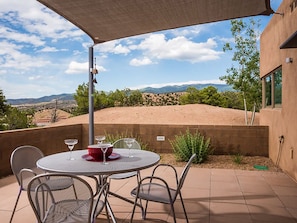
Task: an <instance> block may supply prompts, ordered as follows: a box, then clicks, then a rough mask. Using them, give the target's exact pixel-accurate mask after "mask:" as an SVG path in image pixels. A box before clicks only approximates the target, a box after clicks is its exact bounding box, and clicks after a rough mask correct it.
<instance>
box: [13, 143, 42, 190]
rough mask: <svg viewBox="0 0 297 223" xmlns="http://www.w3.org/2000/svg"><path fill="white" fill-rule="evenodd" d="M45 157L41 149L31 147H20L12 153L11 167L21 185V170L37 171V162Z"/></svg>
mask: <svg viewBox="0 0 297 223" xmlns="http://www.w3.org/2000/svg"><path fill="white" fill-rule="evenodd" d="M43 156H44V155H43V153H42V152H41V150H40V149H38V148H37V147H35V146H30V145H25V146H19V147H17V148H16V149H15V150H14V151H13V152H12V153H11V156H10V166H11V170H12V172H13V174H14V175H15V177H16V178H17V181H18V183H19V185H21V176H20V172H21V170H22V169H31V170H34V169H36V168H37V167H36V161H37V160H39V159H40V158H42V157H43ZM23 177H24V176H23ZM28 177H29V176H28ZM30 177H32V175H30Z"/></svg>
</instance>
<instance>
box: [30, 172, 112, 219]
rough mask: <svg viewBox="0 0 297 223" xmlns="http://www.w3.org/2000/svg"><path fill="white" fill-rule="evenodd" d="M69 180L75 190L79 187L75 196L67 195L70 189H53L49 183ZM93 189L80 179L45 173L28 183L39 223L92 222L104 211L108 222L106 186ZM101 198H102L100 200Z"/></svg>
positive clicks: (32, 205) (70, 175)
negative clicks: (104, 209)
mask: <svg viewBox="0 0 297 223" xmlns="http://www.w3.org/2000/svg"><path fill="white" fill-rule="evenodd" d="M67 178H68V179H71V181H72V182H73V184H74V187H75V188H76V187H77V188H79V191H77V193H75V195H70V194H69V192H70V191H68V190H69V188H64V189H61V190H60V191H58V190H52V189H51V185H50V183H51V182H50V180H47V179H54V180H60V179H67ZM93 179H94V180H95V182H96V188H95V190H93V188H92V186H91V185H90V184H89V183H88V182H87V181H86V180H85V179H83V178H82V177H79V176H76V175H72V174H62V173H45V174H40V175H37V176H35V177H33V178H32V179H31V181H30V182H29V184H28V190H27V195H28V199H29V201H30V205H31V207H32V209H33V211H34V214H35V216H36V219H37V221H38V223H44V222H46V223H56V222H81V223H83V222H86V223H91V222H95V218H96V217H97V216H98V215H99V214H100V212H101V211H102V210H103V208H104V207H105V208H106V215H107V219H108V222H109V216H108V211H107V207H106V197H107V193H108V190H109V184H108V183H105V184H104V185H97V184H98V180H96V179H95V178H93ZM102 196H103V197H104V198H103V199H102Z"/></svg>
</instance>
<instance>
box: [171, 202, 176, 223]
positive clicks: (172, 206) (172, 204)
mask: <svg viewBox="0 0 297 223" xmlns="http://www.w3.org/2000/svg"><path fill="white" fill-rule="evenodd" d="M170 205H171V211H172V215H173V220H174V223H176V217H175V210H174V203H170Z"/></svg>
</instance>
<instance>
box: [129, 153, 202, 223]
mask: <svg viewBox="0 0 297 223" xmlns="http://www.w3.org/2000/svg"><path fill="white" fill-rule="evenodd" d="M195 157H196V154H193V155H192V156H191V158H190V159H189V161H188V162H187V164H186V165H185V167H184V169H183V171H182V173H181V175H180V177H178V174H177V170H176V169H175V167H174V166H172V165H170V164H158V165H157V166H156V167H155V168H154V169H153V172H152V175H151V176H148V177H144V178H143V179H141V181H140V182H139V184H138V186H137V187H135V188H134V189H133V190H132V191H131V195H132V196H135V201H134V206H133V210H132V215H131V219H130V222H132V221H133V217H134V212H135V207H136V205H137V206H139V205H141V206H142V204H141V201H142V200H145V201H146V204H145V208H144V209H143V208H141V209H142V218H143V219H145V218H146V213H147V206H148V201H152V202H158V203H163V204H170V206H171V212H172V215H173V219H174V222H175V223H176V214H175V210H174V203H175V201H176V199H177V197H178V196H179V197H180V200H181V203H182V207H183V211H184V214H185V217H186V221H187V222H189V220H188V216H187V212H186V208H185V205H184V201H183V198H182V194H181V189H182V186H183V184H184V181H185V179H186V176H187V173H188V172H189V169H190V166H191V163H192V162H193V160H194V158H195ZM161 167H169V168H171V169H172V170H173V172H174V176H175V183H176V186H175V187H170V186H169V184H168V183H167V182H166V180H165V179H162V178H161V177H158V176H156V175H155V174H156V172H157V170H158V169H159V168H161ZM138 199H140V204H139V203H138V202H137V200H138Z"/></svg>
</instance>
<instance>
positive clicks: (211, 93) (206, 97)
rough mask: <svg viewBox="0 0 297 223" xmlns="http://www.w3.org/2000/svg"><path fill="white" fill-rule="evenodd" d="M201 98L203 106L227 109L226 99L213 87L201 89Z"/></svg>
mask: <svg viewBox="0 0 297 223" xmlns="http://www.w3.org/2000/svg"><path fill="white" fill-rule="evenodd" d="M199 96H200V98H201V103H202V104H207V105H213V106H221V107H225V104H226V102H225V99H224V97H223V96H222V95H221V94H220V93H219V92H218V89H217V88H215V87H213V86H209V87H205V88H203V89H201V90H200V91H199Z"/></svg>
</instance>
